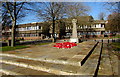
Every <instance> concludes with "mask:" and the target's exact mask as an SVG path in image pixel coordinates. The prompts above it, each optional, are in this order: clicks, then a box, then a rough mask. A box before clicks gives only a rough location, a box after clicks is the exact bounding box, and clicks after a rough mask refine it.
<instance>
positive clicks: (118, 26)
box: [106, 2, 120, 32]
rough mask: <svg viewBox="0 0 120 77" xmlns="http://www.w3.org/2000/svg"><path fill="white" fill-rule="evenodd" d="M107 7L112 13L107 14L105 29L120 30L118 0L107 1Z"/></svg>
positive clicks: (119, 6)
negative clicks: (113, 0) (115, 0)
mask: <svg viewBox="0 0 120 77" xmlns="http://www.w3.org/2000/svg"><path fill="white" fill-rule="evenodd" d="M107 5H108V8H107V10H109V11H110V12H111V13H112V14H110V15H109V16H108V23H107V26H106V29H107V30H110V31H117V32H119V31H120V2H108V3H107Z"/></svg>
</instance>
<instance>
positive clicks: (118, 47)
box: [110, 43, 120, 60]
mask: <svg viewBox="0 0 120 77" xmlns="http://www.w3.org/2000/svg"><path fill="white" fill-rule="evenodd" d="M110 45H111V46H112V48H113V50H114V54H115V55H117V56H118V59H119V60H120V43H111V44H110Z"/></svg>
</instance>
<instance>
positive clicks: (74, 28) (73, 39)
mask: <svg viewBox="0 0 120 77" xmlns="http://www.w3.org/2000/svg"><path fill="white" fill-rule="evenodd" d="M72 23H73V30H72V37H71V38H70V42H74V43H79V41H78V37H77V27H76V23H77V19H73V20H72Z"/></svg>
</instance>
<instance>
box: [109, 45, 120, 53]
mask: <svg viewBox="0 0 120 77" xmlns="http://www.w3.org/2000/svg"><path fill="white" fill-rule="evenodd" d="M111 45H112V47H113V49H114V50H115V51H120V43H111Z"/></svg>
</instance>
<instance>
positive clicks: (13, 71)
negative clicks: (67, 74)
mask: <svg viewBox="0 0 120 77" xmlns="http://www.w3.org/2000/svg"><path fill="white" fill-rule="evenodd" d="M0 72H1V73H4V74H5V75H54V74H51V73H47V72H43V71H37V70H33V69H29V68H24V67H19V66H15V65H11V64H4V63H2V69H1V70H0Z"/></svg>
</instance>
